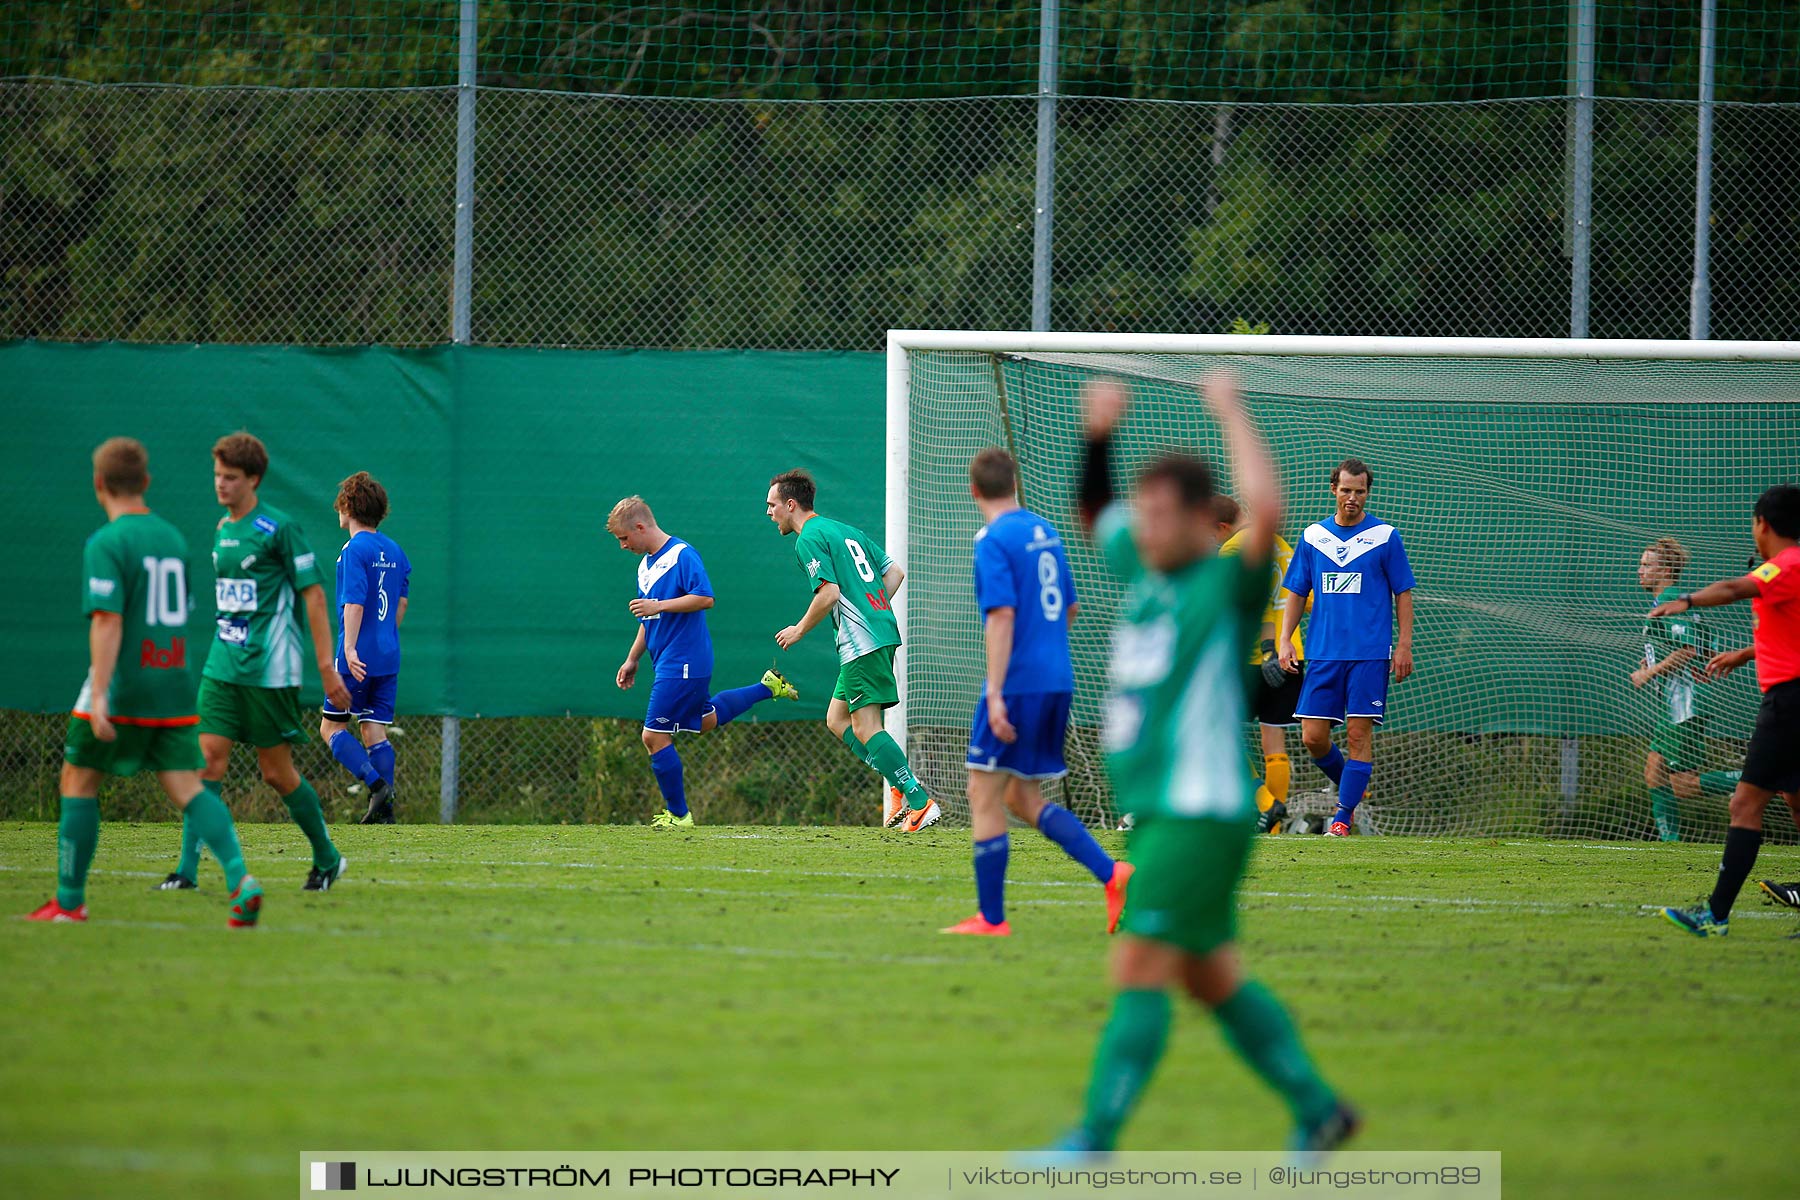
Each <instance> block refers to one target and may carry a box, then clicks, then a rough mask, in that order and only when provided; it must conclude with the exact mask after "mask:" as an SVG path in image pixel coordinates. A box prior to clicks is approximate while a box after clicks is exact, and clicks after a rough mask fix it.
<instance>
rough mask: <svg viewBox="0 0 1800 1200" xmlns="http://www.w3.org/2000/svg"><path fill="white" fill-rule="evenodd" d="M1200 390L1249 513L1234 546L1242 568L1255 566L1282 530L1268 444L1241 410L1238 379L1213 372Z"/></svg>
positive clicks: (1264, 559) (1266, 557)
mask: <svg viewBox="0 0 1800 1200" xmlns="http://www.w3.org/2000/svg"><path fill="white" fill-rule="evenodd" d="M1201 391H1202V392H1203V393H1204V394H1205V397H1206V405H1207V407H1208V408H1209V409H1211V410H1212V415H1213V419H1214V420H1216V421H1218V423H1219V427H1220V429H1221V430H1222V431H1223V432H1224V434H1225V448H1226V451H1227V453H1228V455H1229V456H1230V460H1231V477H1232V478H1233V479H1235V480H1237V483H1238V499H1239V501H1240V502H1241V503H1242V504H1243V506H1244V508H1245V509H1247V510H1248V512H1249V517H1248V518H1247V519H1246V521H1245V523H1244V528H1243V531H1242V534H1241V539H1240V541H1239V543H1238V544H1239V545H1240V546H1241V547H1242V549H1241V550H1240V551H1239V553H1240V554H1242V555H1243V558H1244V564H1245V566H1247V567H1249V568H1251V569H1253V570H1254V569H1257V568H1260V567H1263V566H1264V565H1265V564H1267V563H1268V561H1269V555H1270V553H1271V551H1272V550H1273V549H1274V546H1275V534H1276V533H1277V532H1278V531H1279V530H1280V529H1281V518H1282V508H1281V482H1280V480H1279V479H1277V478H1276V475H1275V462H1274V460H1273V459H1272V458H1270V457H1269V447H1268V444H1267V443H1265V442H1264V441H1263V438H1262V434H1261V433H1259V432H1258V431H1257V428H1256V425H1255V424H1254V423H1253V422H1252V421H1251V420H1250V415H1249V414H1248V413H1246V412H1245V411H1244V404H1243V398H1242V396H1241V395H1240V393H1239V391H1238V383H1237V377H1236V376H1234V375H1232V374H1231V373H1230V372H1227V371H1214V372H1213V373H1212V374H1211V375H1208V376H1207V377H1206V382H1205V383H1204V384H1202V385H1201Z"/></svg>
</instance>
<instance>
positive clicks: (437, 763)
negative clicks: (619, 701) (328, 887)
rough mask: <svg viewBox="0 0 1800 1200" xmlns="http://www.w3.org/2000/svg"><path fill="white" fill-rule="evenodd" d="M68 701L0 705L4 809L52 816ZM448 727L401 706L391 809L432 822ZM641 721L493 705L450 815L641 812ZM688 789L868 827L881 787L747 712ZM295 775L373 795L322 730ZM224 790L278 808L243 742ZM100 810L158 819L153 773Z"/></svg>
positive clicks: (757, 818)
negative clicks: (498, 709)
mask: <svg viewBox="0 0 1800 1200" xmlns="http://www.w3.org/2000/svg"><path fill="white" fill-rule="evenodd" d="M68 721H69V717H68V715H67V714H66V713H51V714H45V713H21V712H12V711H4V710H0V818H4V819H8V820H55V819H56V813H57V786H56V780H57V774H58V772H59V771H60V769H61V767H62V748H63V732H64V729H65V728H66V726H67V724H68ZM444 726H445V722H444V720H443V719H442V718H439V717H435V716H424V715H419V716H402V717H401V718H400V719H399V720H398V721H397V722H396V723H395V724H394V726H393V727H392V728H391V729H390V730H389V736H390V739H391V740H392V742H393V745H394V752H395V760H396V763H397V766H396V774H395V780H396V792H397V795H398V799H397V801H396V814H397V816H398V817H399V819H400V820H402V821H436V820H438V819H439V818H440V815H441V810H440V799H441V796H442V794H443V789H442V785H443V771H444V769H445V766H446V759H445V755H444ZM639 729H640V726H639V724H638V723H637V722H635V721H620V720H615V719H607V718H584V717H574V716H570V717H489V718H482V719H480V720H467V721H463V722H461V728H460V731H459V732H460V736H459V737H458V739H457V740H458V743H459V752H458V754H457V755H456V761H457V766H456V770H457V783H458V793H459V803H458V806H457V812H456V819H457V820H458V821H469V822H479V823H487V824H564V825H567V824H593V823H600V824H605V823H615V824H618V823H622V824H635V823H639V822H644V821H647V820H649V818H650V817H651V816H652V815H653V814H655V813H656V812H658V811H660V809H661V808H662V802H661V800H660V799H659V798H658V794H657V789H656V781H655V780H654V779H653V778H652V776H651V773H650V766H649V760H648V756H647V755H646V754H645V753H644V747H643V745H642V743H641V742H640V741H639V737H638V734H639ZM681 754H682V758H683V759H684V761H685V764H686V768H687V794H688V801H689V803H690V804H692V806H693V808H694V811H695V812H696V813H697V814H699V818H700V820H701V821H703V822H705V823H707V824H788V825H793V824H798V825H811V824H820V825H874V824H879V823H880V815H881V791H882V788H883V786H884V785H882V784H881V782H880V780H879V779H878V778H877V777H876V775H875V774H874V773H873V772H872V771H870V770H869V768H868V767H866V766H864V765H863V764H862V763H861V762H859V761H857V760H855V759H852V758H851V757H850V755H849V754H848V753H847V752H846V751H845V750H844V747H843V744H842V743H840V742H839V741H838V740H837V739H836V738H834V737H832V736H831V733H830V732H829V731H828V730H827V729H826V728H825V727H824V725H823V724H822V723H815V722H795V721H764V722H755V721H741V722H738V723H734V724H732V725H729V726H727V727H726V728H724V729H719V730H715V731H714V732H712V733H710V734H707V735H705V736H702V737H684V738H683V739H682V740H681ZM294 762H295V765H296V766H297V767H298V768H299V770H300V773H301V774H302V775H303V776H304V777H305V778H306V779H307V780H308V781H310V782H311V783H312V784H313V786H314V787H315V788H316V789H317V790H318V793H319V796H320V798H321V799H322V800H323V802H324V805H325V812H326V815H327V816H328V817H329V818H330V819H331V820H332V821H334V822H339V821H355V820H357V819H358V818H360V817H361V816H362V815H363V812H364V811H365V809H366V808H367V807H368V797H367V795H366V794H365V792H364V791H363V789H362V786H361V784H360V783H358V782H357V781H356V780H355V779H354V778H353V777H352V776H351V775H350V774H349V773H348V772H347V771H345V770H344V768H343V767H341V766H339V765H338V764H337V762H336V761H335V760H334V759H333V758H332V756H331V751H330V750H329V749H328V748H327V747H326V746H325V744H324V742H322V741H320V740H319V739H317V738H314V739H311V740H309V741H307V742H306V743H304V744H303V745H300V746H296V747H295V748H294ZM225 794H226V797H227V798H228V799H229V800H230V801H231V804H232V808H233V810H234V811H235V812H237V813H238V815H239V816H240V818H249V819H252V820H286V819H287V810H286V809H285V808H284V807H283V806H282V804H281V801H280V798H279V797H277V795H276V794H275V791H274V789H272V788H270V787H269V786H268V785H267V784H264V783H263V782H262V781H261V779H260V778H259V776H258V774H257V768H256V758H255V755H254V754H252V753H251V751H250V750H249V749H248V748H247V747H239V748H238V749H237V750H236V752H235V753H234V754H233V757H232V761H231V771H230V773H229V774H228V775H227V776H226V780H225ZM102 810H103V812H104V813H105V814H106V817H107V819H108V820H151V821H159V820H166V819H168V817H169V813H170V811H171V810H170V809H169V806H168V802H167V801H166V800H165V799H164V798H163V795H162V792H161V790H160V789H159V788H158V787H157V784H156V781H155V779H154V778H153V777H152V776H150V775H140V776H137V777H135V778H132V779H127V780H115V781H112V782H111V783H110V784H109V785H108V786H107V788H106V789H105V790H104V794H103V796H102Z"/></svg>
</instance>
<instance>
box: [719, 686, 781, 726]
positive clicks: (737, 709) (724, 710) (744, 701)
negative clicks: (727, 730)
mask: <svg viewBox="0 0 1800 1200" xmlns="http://www.w3.org/2000/svg"><path fill="white" fill-rule="evenodd" d="M774 694H775V693H773V692H771V691H770V690H769V689H768V688H766V687H764V686H763V685H762V684H760V683H753V684H751V685H750V686H749V687H741V688H732V689H730V690H729V691H724V692H720V693H719V694H718V695H716V696H714V697H713V698H712V706H713V710H714V711H715V712H717V713H718V714H719V724H721V725H729V724H731V722H733V721H735V720H737V719H738V718H739V717H741V716H743V715H744V714H745V713H747V712H749V711H750V706H751V705H753V704H761V703H762V702H763V701H764V700H767V699H768V698H769V697H770V696H773V695H774Z"/></svg>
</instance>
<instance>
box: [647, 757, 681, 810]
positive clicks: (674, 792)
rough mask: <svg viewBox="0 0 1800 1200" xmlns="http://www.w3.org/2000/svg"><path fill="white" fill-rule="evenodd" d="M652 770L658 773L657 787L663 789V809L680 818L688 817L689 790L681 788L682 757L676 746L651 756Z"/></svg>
mask: <svg viewBox="0 0 1800 1200" xmlns="http://www.w3.org/2000/svg"><path fill="white" fill-rule="evenodd" d="M650 769H651V770H652V771H654V772H655V773H656V786H657V787H658V788H659V789H661V791H662V797H663V807H664V808H666V809H668V810H669V811H670V812H672V813H674V814H675V815H676V816H678V817H685V816H687V810H688V807H687V789H686V788H684V787H682V786H681V755H679V754H677V753H675V747H674V746H672V745H671V746H664V747H663V748H662V749H661V750H658V751H657V752H656V753H655V754H652V755H651V756H650Z"/></svg>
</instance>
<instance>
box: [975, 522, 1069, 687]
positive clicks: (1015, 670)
mask: <svg viewBox="0 0 1800 1200" xmlns="http://www.w3.org/2000/svg"><path fill="white" fill-rule="evenodd" d="M1074 603H1075V576H1074V574H1073V572H1071V571H1070V570H1069V559H1068V555H1067V554H1065V553H1064V551H1063V543H1062V538H1061V537H1060V536H1059V535H1058V534H1057V532H1056V526H1054V525H1052V524H1051V523H1050V522H1048V521H1046V520H1044V518H1042V517H1040V516H1038V515H1037V514H1036V513H1033V512H1030V511H1029V510H1027V509H1023V508H1015V509H1013V510H1012V511H1010V512H1004V513H1001V514H1000V515H999V516H997V517H995V518H994V520H993V521H992V522H991V523H990V524H989V525H988V527H987V528H986V529H983V530H982V531H981V532H980V533H978V534H976V535H975V604H976V606H977V607H979V608H980V609H981V615H982V620H983V622H984V623H985V622H986V620H987V614H988V613H989V612H991V611H993V610H994V609H996V608H1010V609H1012V610H1013V645H1012V657H1011V658H1010V659H1008V660H1007V664H1006V685H1005V692H1006V694H1007V695H1009V696H1013V695H1025V694H1027V693H1031V692H1073V691H1074V690H1075V671H1074V668H1073V667H1072V666H1071V664H1070V662H1069V606H1070V605H1072V604H1074Z"/></svg>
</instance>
